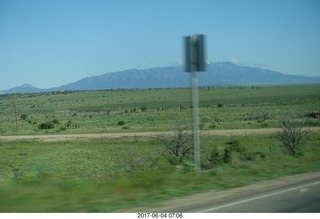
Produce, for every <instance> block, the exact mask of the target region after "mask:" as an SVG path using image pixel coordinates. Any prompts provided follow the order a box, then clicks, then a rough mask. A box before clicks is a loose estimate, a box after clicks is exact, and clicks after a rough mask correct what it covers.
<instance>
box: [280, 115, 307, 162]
mask: <svg viewBox="0 0 320 219" xmlns="http://www.w3.org/2000/svg"><path fill="white" fill-rule="evenodd" d="M302 127H303V122H294V121H292V120H289V119H285V121H284V122H283V127H282V130H281V131H280V132H279V133H277V138H278V139H279V140H280V141H281V142H282V145H281V148H282V150H283V151H284V152H285V153H287V154H289V155H291V156H297V155H298V154H299V153H300V149H301V145H302V144H301V143H302V142H303V140H304V139H305V138H306V136H307V132H305V131H303V130H302Z"/></svg>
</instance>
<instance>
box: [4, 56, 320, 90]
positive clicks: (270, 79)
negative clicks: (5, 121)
mask: <svg viewBox="0 0 320 219" xmlns="http://www.w3.org/2000/svg"><path fill="white" fill-rule="evenodd" d="M197 78H198V84H199V86H224V85H272V84H304V83H320V77H309V76H298V75H289V74H283V73H280V72H277V71H271V70H266V69H261V68H255V67H248V66H240V65H236V64H233V63H231V62H215V63H209V64H208V65H207V70H206V71H205V72H199V73H197ZM189 86H190V75H189V73H186V72H184V71H183V68H182V67H181V66H171V67H159V68H149V69H144V70H138V69H130V70H124V71H120V72H112V73H106V74H102V75H99V76H92V77H86V78H83V79H81V80H79V81H77V82H74V83H70V84H66V85H62V86H60V87H53V88H48V89H39V88H36V87H34V86H32V85H29V84H23V85H22V86H19V87H15V88H11V89H9V90H4V91H0V94H9V93H39V92H52V91H62V90H70V91H75V90H103V89H148V88H178V87H189Z"/></svg>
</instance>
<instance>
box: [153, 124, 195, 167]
mask: <svg viewBox="0 0 320 219" xmlns="http://www.w3.org/2000/svg"><path fill="white" fill-rule="evenodd" d="M185 129H186V128H185V127H183V126H182V125H181V124H177V127H176V130H175V132H174V136H173V137H168V136H164V135H163V136H158V137H157V139H158V140H159V141H160V142H161V143H162V145H163V148H164V149H163V153H162V154H163V156H164V157H165V158H166V159H167V160H168V161H169V163H170V164H171V165H173V166H176V165H183V164H185V160H188V159H191V158H192V155H193V145H192V135H191V134H189V133H188V132H186V131H185Z"/></svg>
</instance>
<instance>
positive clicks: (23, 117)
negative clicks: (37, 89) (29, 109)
mask: <svg viewBox="0 0 320 219" xmlns="http://www.w3.org/2000/svg"><path fill="white" fill-rule="evenodd" d="M27 117H28V115H27V114H22V115H21V116H20V118H21V119H22V120H25V119H26V118H27Z"/></svg>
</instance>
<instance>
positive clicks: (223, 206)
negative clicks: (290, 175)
mask: <svg viewBox="0 0 320 219" xmlns="http://www.w3.org/2000/svg"><path fill="white" fill-rule="evenodd" d="M317 184H320V181H317V182H314V183H309V184H305V185H302V186H298V187H293V188H290V189H285V190H281V191H278V192H272V193H269V194H266V195H261V196H257V197H253V198H248V199H244V200H241V201H237V202H231V203H229V204H225V205H220V206H217V207H214V208H208V209H204V210H201V211H198V212H197V213H206V212H211V211H215V210H219V209H222V208H226V207H230V206H233V205H239V204H242V203H246V202H250V201H254V200H257V199H262V198H267V197H270V196H274V195H279V194H281V193H285V192H290V191H293V190H297V189H302V188H305V187H308V186H314V185H317Z"/></svg>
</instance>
